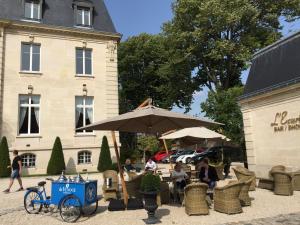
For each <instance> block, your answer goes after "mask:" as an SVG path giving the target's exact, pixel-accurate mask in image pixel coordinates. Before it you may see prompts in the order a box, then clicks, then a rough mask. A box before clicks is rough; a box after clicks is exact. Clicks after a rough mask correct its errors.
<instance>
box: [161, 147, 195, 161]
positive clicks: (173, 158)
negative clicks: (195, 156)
mask: <svg viewBox="0 0 300 225" xmlns="http://www.w3.org/2000/svg"><path fill="white" fill-rule="evenodd" d="M193 152H194V150H180V151H177V152H176V153H175V154H173V155H171V156H170V160H171V162H172V163H175V162H176V159H177V158H178V157H179V156H182V155H185V154H192V153H193ZM164 162H166V163H168V162H169V159H168V158H165V159H164Z"/></svg>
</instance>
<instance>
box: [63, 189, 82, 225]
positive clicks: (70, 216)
mask: <svg viewBox="0 0 300 225" xmlns="http://www.w3.org/2000/svg"><path fill="white" fill-rule="evenodd" d="M59 212H60V216H61V218H62V219H63V221H65V222H68V223H74V222H76V221H77V220H78V219H79V217H80V216H81V212H82V210H81V203H80V200H79V198H77V197H76V196H75V195H68V196H66V197H65V198H64V199H63V200H62V202H61V204H60V206H59Z"/></svg>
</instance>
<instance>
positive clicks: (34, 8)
mask: <svg viewBox="0 0 300 225" xmlns="http://www.w3.org/2000/svg"><path fill="white" fill-rule="evenodd" d="M24 17H25V18H26V19H31V20H40V19H41V3H40V1H37V0H31V1H30V0H26V1H25V12H24Z"/></svg>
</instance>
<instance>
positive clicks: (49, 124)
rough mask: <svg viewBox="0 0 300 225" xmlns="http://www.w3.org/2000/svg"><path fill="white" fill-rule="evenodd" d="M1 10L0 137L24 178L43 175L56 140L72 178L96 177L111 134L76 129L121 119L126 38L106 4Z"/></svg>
mask: <svg viewBox="0 0 300 225" xmlns="http://www.w3.org/2000/svg"><path fill="white" fill-rule="evenodd" d="M0 5H1V9H0V75H1V79H0V80H1V86H0V87H1V96H0V102H1V107H0V108H1V111H0V123H1V124H0V128H1V129H0V131H1V136H6V137H7V140H8V144H9V148H10V151H12V150H18V151H19V153H20V155H21V156H22V160H23V161H22V163H23V166H24V168H25V172H26V173H29V174H44V173H45V172H46V168H47V164H48V161H49V159H50V155H51V149H52V147H53V144H54V141H55V138H56V137H60V139H61V142H62V146H63V152H64V157H65V163H66V166H67V171H68V172H76V171H82V169H87V170H89V171H96V170H97V163H98V158H99V153H100V146H101V140H102V137H103V135H106V134H107V132H101V131H99V132H98V131H97V132H96V131H95V132H88V131H83V132H77V131H76V128H78V127H81V126H83V125H88V124H90V123H92V122H94V121H98V120H102V119H106V118H109V117H112V116H116V115H118V78H117V44H118V42H119V40H120V37H121V36H120V34H118V33H117V32H116V30H115V28H114V25H113V23H112V20H111V18H110V16H109V14H108V12H107V9H106V7H105V5H104V2H103V1H102V0H64V1H53V0H34V1H33V0H10V1H7V0H0ZM108 137H109V135H108ZM112 152H113V151H112ZM112 155H113V154H112Z"/></svg>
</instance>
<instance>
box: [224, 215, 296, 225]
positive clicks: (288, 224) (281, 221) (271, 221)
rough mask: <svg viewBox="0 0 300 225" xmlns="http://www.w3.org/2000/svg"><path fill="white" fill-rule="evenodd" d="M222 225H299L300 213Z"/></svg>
mask: <svg viewBox="0 0 300 225" xmlns="http://www.w3.org/2000/svg"><path fill="white" fill-rule="evenodd" d="M222 225H300V212H298V213H291V214H285V215H278V216H274V217H267V218H262V219H255V220H249V221H244V222H234V223H225V224H222Z"/></svg>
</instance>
